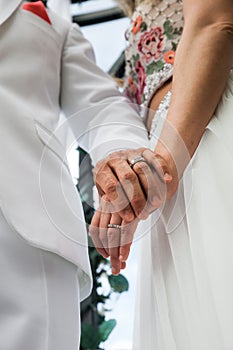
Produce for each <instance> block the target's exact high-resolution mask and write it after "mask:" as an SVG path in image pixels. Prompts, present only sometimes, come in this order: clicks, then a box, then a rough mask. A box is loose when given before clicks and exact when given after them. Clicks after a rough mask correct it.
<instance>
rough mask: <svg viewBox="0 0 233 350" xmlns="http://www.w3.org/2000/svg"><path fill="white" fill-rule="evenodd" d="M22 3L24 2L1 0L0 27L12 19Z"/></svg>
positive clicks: (20, 0) (19, 0)
mask: <svg viewBox="0 0 233 350" xmlns="http://www.w3.org/2000/svg"><path fill="white" fill-rule="evenodd" d="M22 2H23V1H22V0H0V25H2V24H3V23H4V22H5V21H6V20H7V19H8V18H9V17H10V15H11V14H12V13H13V12H14V11H15V10H16V8H17V7H18V6H19V5H20V3H22Z"/></svg>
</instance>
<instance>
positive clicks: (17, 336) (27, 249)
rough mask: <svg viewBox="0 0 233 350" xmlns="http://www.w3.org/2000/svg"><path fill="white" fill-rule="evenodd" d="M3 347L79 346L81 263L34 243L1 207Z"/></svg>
mask: <svg viewBox="0 0 233 350" xmlns="http://www.w3.org/2000/svg"><path fill="white" fill-rule="evenodd" d="M0 276H1V277H0V278H1V282H0V349H2V350H64V349H69V350H77V349H78V343H79V337H80V330H79V328H80V320H79V285H78V278H77V267H76V266H75V265H73V264H72V263H70V262H68V261H66V260H65V259H63V258H62V257H60V256H58V255H56V254H53V253H50V252H47V251H43V250H40V249H38V248H34V247H32V246H30V245H29V244H28V243H27V241H25V240H24V239H23V238H22V237H21V236H20V235H19V234H18V233H17V232H15V231H14V230H13V229H12V228H11V227H10V226H9V224H8V223H7V221H6V220H5V218H4V216H3V214H2V212H1V210H0Z"/></svg>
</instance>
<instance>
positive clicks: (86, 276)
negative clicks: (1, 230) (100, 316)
mask: <svg viewBox="0 0 233 350" xmlns="http://www.w3.org/2000/svg"><path fill="white" fill-rule="evenodd" d="M22 5H23V2H22V1H21V0H10V1H9V0H0V81H1V84H0V106H1V107H0V111H1V112H0V164H1V165H0V167H1V168H0V201H1V202H0V206H1V209H2V211H3V213H4V215H5V217H6V219H7V220H8V223H9V224H10V225H11V226H12V227H13V228H14V229H15V230H16V231H17V232H18V233H19V234H20V235H22V236H23V237H24V238H25V239H26V240H27V241H28V242H29V243H30V244H32V245H34V246H36V247H39V248H41V249H45V250H48V251H51V252H54V253H56V254H59V255H61V256H62V257H64V258H65V259H67V260H69V261H71V262H73V263H74V264H76V265H77V266H78V267H79V269H78V270H79V278H80V284H81V298H84V297H85V296H86V295H87V294H88V293H89V291H90V288H91V273H90V266H89V260H88V253H87V234H86V228H85V221H84V216H83V212H82V207H81V202H80V199H79V197H78V194H77V191H76V189H75V186H74V185H73V181H72V178H71V176H70V172H69V168H68V165H67V161H66V155H65V150H64V149H63V147H62V145H61V144H60V142H59V140H58V138H59V137H58V136H59V132H60V131H61V128H62V127H60V128H57V125H58V119H59V113H60V110H61V109H62V110H63V112H64V113H65V115H66V117H67V120H68V122H69V124H70V125H71V127H72V129H73V132H74V134H75V136H76V138H77V140H78V143H79V144H81V146H82V147H84V148H85V149H86V150H87V151H88V152H89V153H90V154H91V156H92V159H93V163H96V161H98V160H99V159H100V158H102V157H104V156H105V155H106V154H108V153H109V152H112V151H114V150H117V149H122V148H132V147H139V146H147V133H146V130H145V128H144V126H143V124H142V121H141V120H140V118H139V117H138V115H137V113H136V112H135V110H134V109H133V108H132V107H131V106H130V105H129V104H128V103H127V102H126V100H125V98H124V97H122V96H121V95H120V93H119V92H118V89H117V87H116V86H115V83H114V82H113V81H112V80H111V79H110V78H109V77H108V76H107V75H106V74H105V73H103V72H102V71H101V70H100V69H99V68H98V67H96V65H95V64H94V62H93V52H92V50H91V47H90V44H89V43H88V42H87V41H86V40H85V39H84V38H83V36H82V34H81V32H80V29H79V28H78V26H77V25H72V24H70V23H69V22H66V21H65V20H64V19H62V18H60V17H59V16H57V15H56V14H55V13H53V12H52V11H51V10H49V9H48V11H47V13H48V16H49V18H50V21H51V24H49V23H48V22H46V21H45V20H44V19H42V18H41V17H39V16H37V15H35V14H33V13H32V12H30V11H26V10H24V9H23V7H22Z"/></svg>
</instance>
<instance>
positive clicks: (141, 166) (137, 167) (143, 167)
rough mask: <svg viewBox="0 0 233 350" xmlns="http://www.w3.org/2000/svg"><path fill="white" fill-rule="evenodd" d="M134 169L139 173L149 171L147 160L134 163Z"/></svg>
mask: <svg viewBox="0 0 233 350" xmlns="http://www.w3.org/2000/svg"><path fill="white" fill-rule="evenodd" d="M134 171H135V172H136V173H137V174H138V175H144V174H145V173H146V172H148V165H147V164H146V163H145V162H138V163H136V164H135V165H134Z"/></svg>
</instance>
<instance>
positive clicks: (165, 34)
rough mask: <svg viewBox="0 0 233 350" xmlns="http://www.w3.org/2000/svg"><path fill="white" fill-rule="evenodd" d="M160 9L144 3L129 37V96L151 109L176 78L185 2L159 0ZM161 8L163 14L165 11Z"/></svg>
mask: <svg viewBox="0 0 233 350" xmlns="http://www.w3.org/2000/svg"><path fill="white" fill-rule="evenodd" d="M159 3H161V5H160V6H156V5H154V4H152V3H151V4H148V3H144V2H142V4H140V5H139V6H138V7H137V9H136V11H135V14H134V16H133V19H132V22H131V27H130V28H129V29H128V31H127V33H126V38H127V40H128V43H129V45H128V47H127V48H126V50H125V56H126V76H127V77H129V78H128V79H127V80H126V81H125V84H124V88H125V93H126V94H127V95H128V96H129V98H130V99H131V101H133V102H134V103H137V104H139V105H142V104H143V105H145V106H146V105H147V103H148V101H150V99H151V97H152V95H153V94H154V93H155V91H156V90H157V89H158V88H159V87H160V86H161V85H162V84H163V83H164V82H165V81H166V80H167V79H169V78H170V77H171V76H172V70H173V64H174V59H175V51H176V48H177V44H178V42H179V39H180V36H181V33H182V27H183V23H184V21H183V14H182V2H181V1H180V0H174V1H173V2H171V3H170V2H168V1H165V0H159ZM161 8H163V10H162V11H161Z"/></svg>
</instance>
